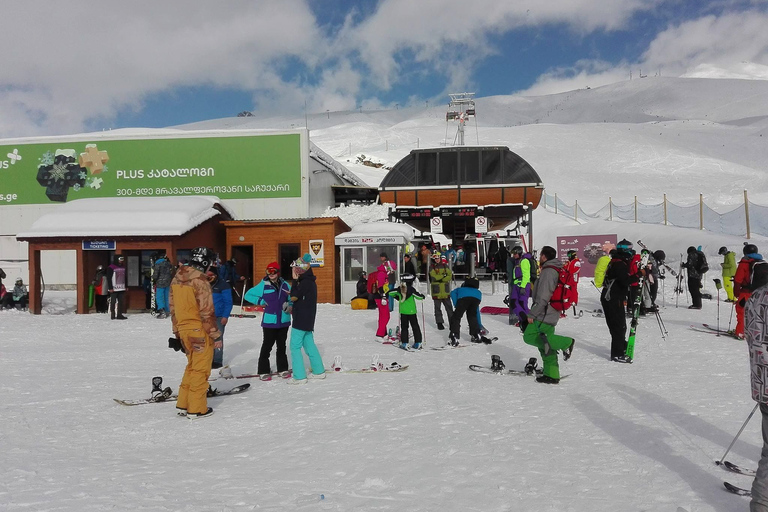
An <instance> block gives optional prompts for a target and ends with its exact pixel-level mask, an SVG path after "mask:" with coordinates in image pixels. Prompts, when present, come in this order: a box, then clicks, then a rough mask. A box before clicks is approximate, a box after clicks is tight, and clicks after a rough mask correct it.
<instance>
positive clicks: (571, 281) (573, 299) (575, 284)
mask: <svg viewBox="0 0 768 512" xmlns="http://www.w3.org/2000/svg"><path fill="white" fill-rule="evenodd" d="M567 255H568V262H567V263H566V264H565V270H566V272H568V286H569V288H568V295H569V297H568V298H569V301H570V303H571V304H573V310H574V311H576V306H577V305H578V303H579V273H580V272H581V260H580V259H579V258H578V256H577V252H576V250H575V249H571V250H569V251H568V253H567ZM565 316H566V314H565V311H563V314H562V315H561V317H565Z"/></svg>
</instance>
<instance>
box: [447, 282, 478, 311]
mask: <svg viewBox="0 0 768 512" xmlns="http://www.w3.org/2000/svg"><path fill="white" fill-rule="evenodd" d="M464 297H474V298H475V299H478V300H483V292H481V291H480V290H479V289H477V288H473V287H471V286H460V287H458V288H454V289H453V290H452V291H451V302H453V305H454V306H455V305H456V303H457V302H459V301H460V300H461V299H463V298H464Z"/></svg>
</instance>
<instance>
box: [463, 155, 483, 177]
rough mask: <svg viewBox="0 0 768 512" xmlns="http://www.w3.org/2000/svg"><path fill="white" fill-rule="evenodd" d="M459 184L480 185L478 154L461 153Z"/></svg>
mask: <svg viewBox="0 0 768 512" xmlns="http://www.w3.org/2000/svg"><path fill="white" fill-rule="evenodd" d="M460 155H461V183H462V184H466V185H478V184H480V183H481V182H480V152H479V151H462V152H461V153H460Z"/></svg>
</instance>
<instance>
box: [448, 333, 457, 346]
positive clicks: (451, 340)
mask: <svg viewBox="0 0 768 512" xmlns="http://www.w3.org/2000/svg"><path fill="white" fill-rule="evenodd" d="M448 344H449V345H450V346H452V347H458V346H459V338H458V336H456V335H455V334H453V333H451V334H449V335H448Z"/></svg>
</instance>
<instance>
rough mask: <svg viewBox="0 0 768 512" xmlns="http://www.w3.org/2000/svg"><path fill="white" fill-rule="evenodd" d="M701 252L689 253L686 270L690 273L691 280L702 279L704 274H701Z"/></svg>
mask: <svg viewBox="0 0 768 512" xmlns="http://www.w3.org/2000/svg"><path fill="white" fill-rule="evenodd" d="M699 259H700V256H699V251H696V252H689V253H688V258H687V259H686V260H685V265H683V266H684V267H685V269H686V270H687V271H688V277H689V278H691V279H701V278H702V275H703V274H702V273H701V272H699Z"/></svg>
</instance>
